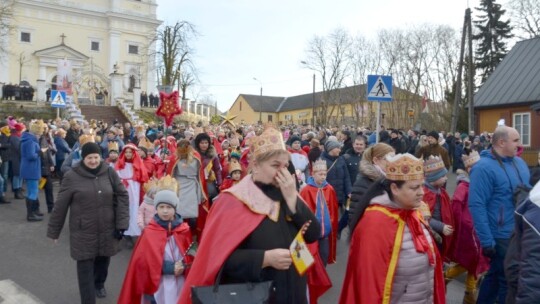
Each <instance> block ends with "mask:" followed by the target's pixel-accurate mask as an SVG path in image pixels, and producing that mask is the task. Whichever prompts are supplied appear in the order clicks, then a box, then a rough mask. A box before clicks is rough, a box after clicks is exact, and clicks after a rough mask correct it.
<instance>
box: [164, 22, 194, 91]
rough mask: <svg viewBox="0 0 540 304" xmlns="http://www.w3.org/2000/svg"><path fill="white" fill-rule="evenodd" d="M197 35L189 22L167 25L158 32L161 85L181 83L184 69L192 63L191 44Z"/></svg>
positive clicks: (192, 51) (192, 52)
mask: <svg viewBox="0 0 540 304" xmlns="http://www.w3.org/2000/svg"><path fill="white" fill-rule="evenodd" d="M197 35H198V33H197V31H196V30H195V26H194V25H193V24H191V23H189V22H187V21H178V22H176V24H175V25H174V26H170V25H165V26H164V27H163V28H162V29H161V30H159V31H158V33H157V38H156V39H157V42H158V51H157V55H158V69H157V71H158V82H159V83H160V84H161V85H171V86H172V85H174V84H177V83H178V82H179V81H181V77H182V76H181V75H182V73H183V72H184V71H183V69H184V67H185V66H186V65H187V64H189V63H192V56H193V54H194V49H193V48H192V46H191V42H192V40H193V39H194V38H195V37H196V36H197ZM191 72H193V70H192V71H191ZM180 86H183V85H182V84H180V85H179V87H180ZM186 88H187V86H186ZM184 90H185V89H184Z"/></svg>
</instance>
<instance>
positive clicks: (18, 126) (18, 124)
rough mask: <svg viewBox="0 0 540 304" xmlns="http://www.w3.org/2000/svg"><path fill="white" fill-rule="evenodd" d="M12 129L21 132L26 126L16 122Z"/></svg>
mask: <svg viewBox="0 0 540 304" xmlns="http://www.w3.org/2000/svg"><path fill="white" fill-rule="evenodd" d="M13 129H15V131H19V132H22V131H24V129H26V126H25V125H24V124H23V123H20V122H18V123H16V124H15V125H14V127H13Z"/></svg>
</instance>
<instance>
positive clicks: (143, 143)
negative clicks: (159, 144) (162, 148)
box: [139, 137, 154, 150]
mask: <svg viewBox="0 0 540 304" xmlns="http://www.w3.org/2000/svg"><path fill="white" fill-rule="evenodd" d="M139 147H143V148H146V149H147V150H154V144H153V143H151V142H150V141H149V140H148V138H146V137H143V138H141V139H140V140H139Z"/></svg>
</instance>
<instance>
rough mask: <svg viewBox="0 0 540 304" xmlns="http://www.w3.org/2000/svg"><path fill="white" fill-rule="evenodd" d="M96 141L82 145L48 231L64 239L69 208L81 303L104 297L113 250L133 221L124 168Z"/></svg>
mask: <svg viewBox="0 0 540 304" xmlns="http://www.w3.org/2000/svg"><path fill="white" fill-rule="evenodd" d="M100 153H101V150H100V148H99V146H98V145H97V144H96V143H92V142H89V143H86V144H85V145H83V147H82V153H81V154H82V161H81V162H80V163H79V164H77V165H75V167H74V168H73V169H72V170H69V171H68V172H67V173H66V175H64V180H63V182H62V185H61V186H60V191H59V192H58V198H57V200H56V203H55V206H54V209H53V213H52V215H51V218H50V220H49V228H48V230H47V237H49V238H51V239H53V240H54V242H55V243H57V242H58V238H59V237H60V232H61V231H62V228H63V226H64V222H65V219H66V217H67V214H68V210H69V230H70V249H71V257H72V258H73V259H74V260H76V261H77V277H78V281H79V293H80V296H81V303H84V304H94V303H96V296H97V297H98V298H104V297H105V296H106V295H107V292H106V291H105V280H106V279H107V272H108V268H109V263H110V260H111V256H114V255H115V254H116V253H117V252H118V243H119V242H120V239H121V238H122V235H123V232H124V231H125V230H126V229H127V228H128V225H129V196H128V193H127V190H126V188H125V187H124V185H123V184H122V182H121V180H120V178H119V177H118V174H117V173H116V172H115V171H114V170H113V169H112V168H110V167H109V166H108V165H107V164H106V163H104V162H103V161H102V160H101V156H100V155H101V154H100Z"/></svg>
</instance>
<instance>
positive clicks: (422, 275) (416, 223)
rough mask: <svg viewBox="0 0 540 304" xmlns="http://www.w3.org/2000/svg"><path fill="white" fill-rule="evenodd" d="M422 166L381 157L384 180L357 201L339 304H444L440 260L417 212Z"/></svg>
mask: <svg viewBox="0 0 540 304" xmlns="http://www.w3.org/2000/svg"><path fill="white" fill-rule="evenodd" d="M423 182H424V170H423V163H422V161H421V160H419V159H418V158H416V157H414V156H413V155H411V154H408V153H407V154H398V155H395V156H391V157H386V177H384V178H382V179H379V180H378V181H377V182H375V183H373V184H372V185H371V186H370V187H369V189H368V190H367V192H366V193H365V195H364V197H363V199H365V200H366V201H368V202H369V206H368V207H367V208H366V210H365V211H364V213H363V214H362V215H361V217H360V220H359V221H358V224H357V225H356V226H353V227H351V231H352V237H351V244H350V249H349V260H348V262H347V268H346V269H347V270H346V274H345V280H344V282H343V287H342V290H341V297H340V300H339V303H342V304H347V303H356V304H371V303H434V304H442V303H446V299H445V288H444V277H443V271H442V260H441V258H440V256H439V254H438V251H437V250H436V249H435V240H434V239H433V237H432V235H431V234H430V232H429V224H427V223H426V222H425V221H424V219H423V217H422V215H421V213H420V212H419V211H418V208H419V207H420V204H421V202H422V195H423V188H422V184H423Z"/></svg>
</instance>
